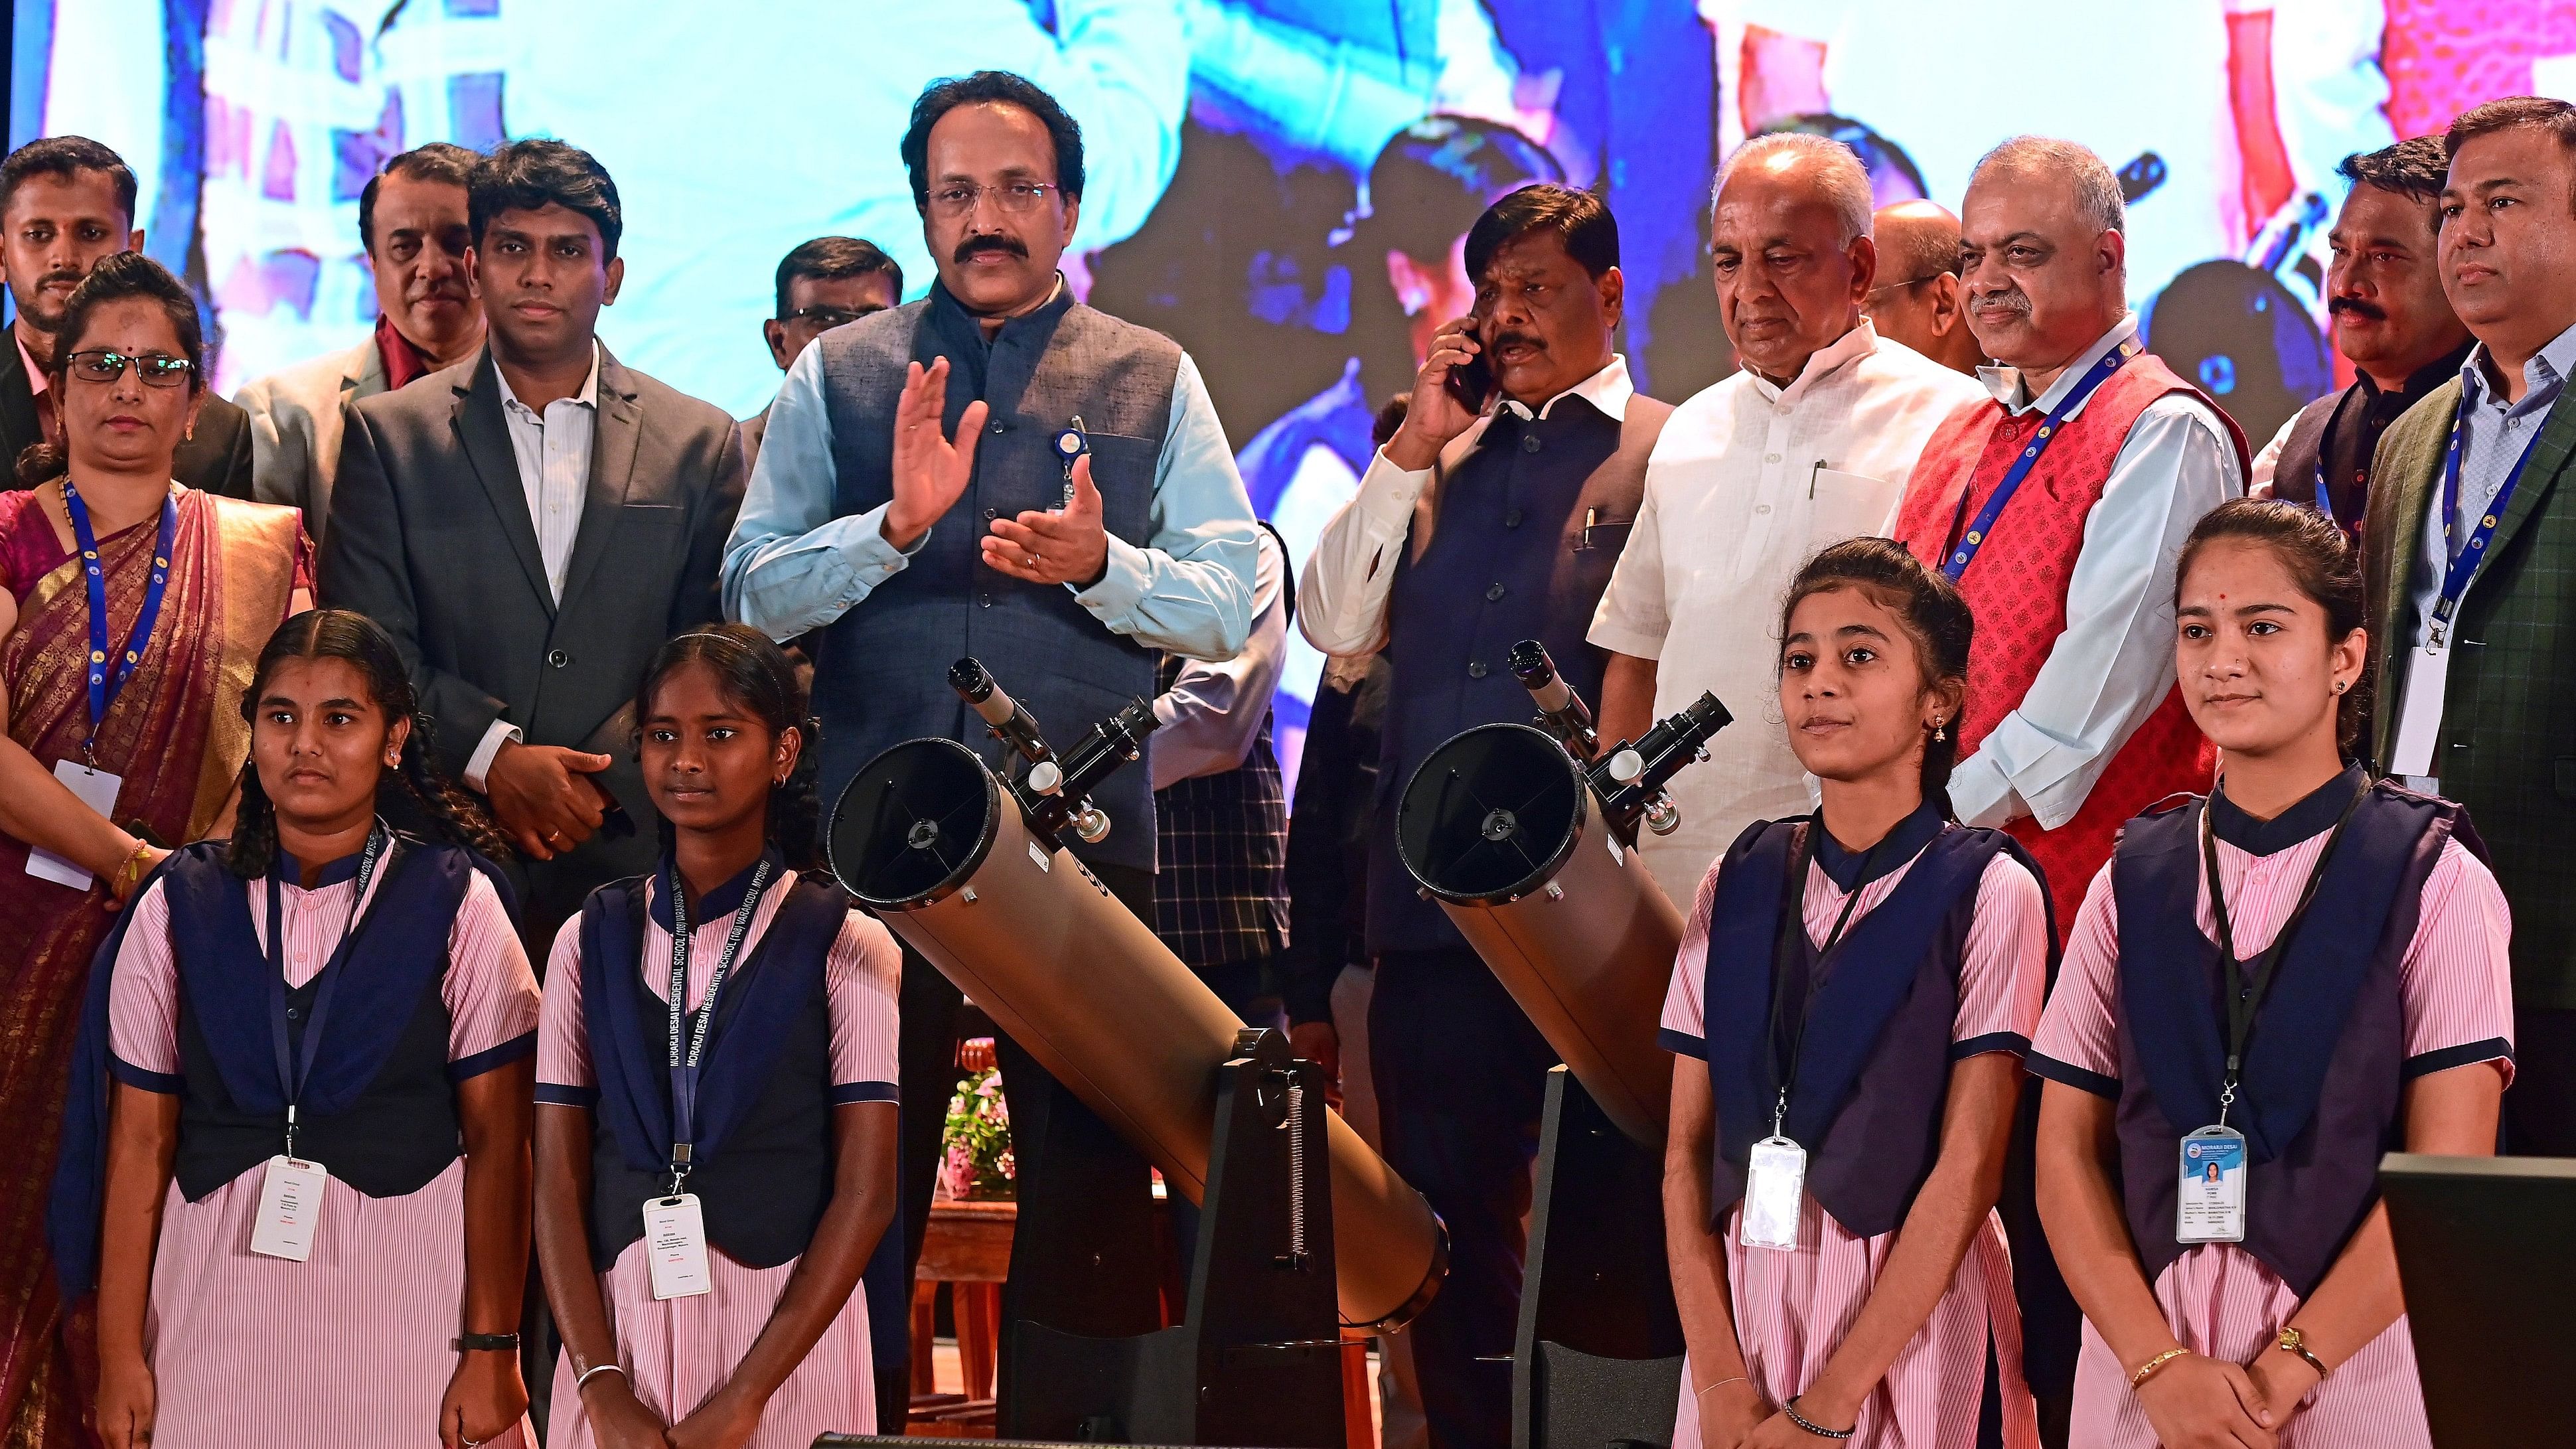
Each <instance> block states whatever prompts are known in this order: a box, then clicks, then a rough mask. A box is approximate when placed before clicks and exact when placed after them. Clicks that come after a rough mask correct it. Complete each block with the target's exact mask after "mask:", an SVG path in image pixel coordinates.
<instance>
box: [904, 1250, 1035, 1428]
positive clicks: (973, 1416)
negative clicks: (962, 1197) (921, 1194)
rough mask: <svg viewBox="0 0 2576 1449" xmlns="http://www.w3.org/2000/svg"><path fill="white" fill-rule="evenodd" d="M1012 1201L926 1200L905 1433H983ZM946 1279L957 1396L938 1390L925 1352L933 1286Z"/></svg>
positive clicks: (929, 1343) (933, 1311)
mask: <svg viewBox="0 0 2576 1449" xmlns="http://www.w3.org/2000/svg"><path fill="white" fill-rule="evenodd" d="M1019 1215H1020V1205H1019V1204H1018V1203H1015V1202H1010V1201H1007V1200H1005V1201H989V1202H946V1201H941V1202H933V1203H932V1204H931V1205H930V1227H929V1230H928V1231H927V1232H926V1233H925V1234H924V1235H923V1237H922V1243H921V1266H920V1268H919V1269H918V1270H916V1271H915V1273H914V1275H913V1292H912V1394H913V1410H912V1415H913V1432H914V1433H916V1434H923V1435H929V1436H934V1437H941V1438H955V1437H976V1438H990V1437H991V1436H992V1433H993V1365H994V1359H995V1356H996V1354H997V1352H998V1350H999V1347H1000V1337H1001V1326H1002V1280H1003V1279H1004V1278H1007V1277H1008V1276H1010V1270H1011V1232H1012V1229H1013V1227H1014V1225H1016V1224H1017V1222H1018V1221H1019ZM942 1283H945V1284H947V1285H949V1289H948V1292H949V1304H950V1308H951V1311H952V1312H953V1313H954V1315H955V1317H956V1320H957V1360H958V1367H959V1368H960V1369H961V1370H962V1371H963V1374H964V1379H965V1383H964V1387H965V1391H966V1392H965V1395H964V1397H963V1398H962V1399H960V1398H959V1397H957V1396H955V1395H950V1394H942V1393H939V1392H938V1380H937V1378H936V1377H935V1376H934V1373H933V1366H932V1358H931V1354H932V1351H933V1347H934V1345H933V1338H934V1335H935V1333H936V1324H937V1305H938V1296H939V1285H940V1284H942Z"/></svg>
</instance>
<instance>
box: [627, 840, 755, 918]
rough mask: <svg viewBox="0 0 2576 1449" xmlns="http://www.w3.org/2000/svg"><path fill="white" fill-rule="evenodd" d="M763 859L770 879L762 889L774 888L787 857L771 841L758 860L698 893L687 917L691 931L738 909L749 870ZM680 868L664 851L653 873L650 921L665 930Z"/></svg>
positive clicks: (747, 890) (747, 884)
mask: <svg viewBox="0 0 2576 1449" xmlns="http://www.w3.org/2000/svg"><path fill="white" fill-rule="evenodd" d="M762 861H767V862H768V863H769V883H768V884H767V885H766V886H764V887H762V890H763V891H764V893H765V892H767V891H772V890H776V889H777V888H778V882H779V881H780V879H782V878H783V877H784V876H785V875H786V872H787V858H786V857H785V856H784V855H781V854H780V853H779V850H778V847H777V846H775V845H773V846H771V847H769V848H768V849H767V850H764V851H762V852H761V853H760V860H755V861H753V862H752V863H751V864H749V865H747V866H744V867H743V868H742V869H741V870H739V871H736V872H735V873H734V876H733V878H732V879H731V880H728V881H726V882H725V883H724V884H723V885H720V886H717V887H716V888H715V889H714V890H711V891H709V892H707V893H706V894H705V895H702V896H700V897H698V904H697V909H696V910H695V911H694V912H692V913H691V915H690V918H689V929H690V930H692V931H694V930H696V929H698V928H699V927H701V926H704V925H705V924H707V923H708V922H709V921H720V920H723V919H724V918H725V917H727V916H730V915H732V914H733V913H734V912H736V911H738V910H741V909H742V898H743V897H744V896H746V895H748V894H750V892H751V877H752V873H753V872H754V871H757V870H759V869H760V866H761V862H762ZM679 871H680V867H679V864H678V862H676V861H674V860H673V859H672V858H671V855H670V852H668V851H665V852H663V854H662V864H661V868H660V869H658V870H656V871H655V872H654V873H653V911H652V915H653V924H654V925H657V926H659V927H661V928H662V929H663V930H665V931H668V930H670V929H671V927H672V918H671V892H672V891H674V890H676V889H678V888H679Z"/></svg>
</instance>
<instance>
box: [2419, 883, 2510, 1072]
mask: <svg viewBox="0 0 2576 1449" xmlns="http://www.w3.org/2000/svg"><path fill="white" fill-rule="evenodd" d="M2512 938H2513V914H2512V910H2511V908H2510V907H2508V906H2507V905H2506V904H2505V898H2504V892H2503V891H2502V890H2500V889H2499V888H2498V887H2497V886H2496V880H2495V876H2494V874H2493V873H2491V872H2490V871H2489V870H2488V869H2487V867H2486V863H2485V862H2484V861H2481V860H2479V859H2478V858H2477V857H2476V856H2474V855H2472V854H2470V853H2469V851H2468V848H2467V847H2465V846H2463V845H2461V844H2460V842H2458V841H2457V840H2453V841H2450V842H2448V843H2446V844H2445V845H2444V846H2443V847H2442V855H2441V858H2440V859H2439V860H2436V861H2435V862H2434V863H2433V871H2432V874H2431V875H2429V876H2427V877H2426V878H2425V881H2424V896H2423V910H2422V914H2421V916H2420V917H2419V918H2418V919H2417V921H2416V925H2415V938H2414V939H2413V940H2412V941H2410V942H2408V943H2407V947H2406V959H2405V960H2404V961H2403V962H2402V963H2400V964H2399V966H2398V988H2399V990H2400V992H2401V993H2402V994H2403V996H2404V998H2405V1006H2406V1066H2405V1074H2406V1075H2407V1076H2408V1077H2409V1078H2413V1077H2420V1076H2423V1075H2425V1074H2427V1073H2430V1072H2439V1071H2445V1070H2448V1069H2449V1068H2452V1067H2462V1066H2467V1065H2469V1064H2470V1063H2472V1062H2494V1063H2495V1064H2496V1067H2497V1069H2498V1070H2499V1071H2501V1072H2503V1073H2504V1079H2505V1084H2506V1085H2507V1086H2511V1085H2512V1084H2513V965H2512V961H2511V959H2510V957H2509V956H2508V954H2507V950H2506V948H2507V946H2508V944H2509V943H2510V942H2511V940H2512Z"/></svg>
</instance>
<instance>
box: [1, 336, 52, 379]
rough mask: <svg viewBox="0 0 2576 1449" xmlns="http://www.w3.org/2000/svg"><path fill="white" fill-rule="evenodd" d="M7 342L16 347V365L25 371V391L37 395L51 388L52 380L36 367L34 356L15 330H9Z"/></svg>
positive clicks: (41, 369)
mask: <svg viewBox="0 0 2576 1449" xmlns="http://www.w3.org/2000/svg"><path fill="white" fill-rule="evenodd" d="M9 340H10V341H11V342H12V343H14V344H16V345H17V348H18V365H19V366H20V367H23V368H25V369H27V391H28V392H30V393H39V392H43V391H45V390H46V389H47V388H49V387H51V386H52V385H53V379H52V378H49V377H47V376H45V370H44V369H43V368H41V367H38V366H37V365H36V354H34V353H32V352H29V351H28V350H27V341H26V339H25V338H23V337H20V336H19V335H18V329H17V328H15V327H12V328H10V329H9Z"/></svg>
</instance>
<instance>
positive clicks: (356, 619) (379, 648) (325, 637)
mask: <svg viewBox="0 0 2576 1449" xmlns="http://www.w3.org/2000/svg"><path fill="white" fill-rule="evenodd" d="M292 659H340V660H345V661H347V663H348V664H349V666H350V667H351V668H353V669H355V670H357V671H358V673H359V674H361V675H363V676H365V678H366V681H367V692H368V693H369V694H371V695H372V696H374V698H375V702H376V704H377V706H378V707H379V708H381V709H382V710H383V711H384V713H385V720H386V722H387V724H388V725H389V726H390V724H391V722H392V721H394V720H398V719H408V720H410V721H411V733H410V734H409V735H407V736H405V737H404V739H403V747H402V757H401V762H400V763H399V764H398V765H397V766H396V767H395V768H394V769H392V770H389V771H387V772H385V774H384V776H383V777H382V778H381V779H379V780H378V781H377V783H376V794H377V798H378V799H379V800H381V799H383V798H384V797H385V795H386V793H387V792H388V791H395V792H399V793H400V794H401V795H403V796H404V797H406V798H408V799H409V800H410V801H411V803H412V804H413V805H414V806H415V807H417V808H418V809H419V811H420V813H421V814H422V815H423V816H425V817H427V819H428V820H429V822H430V823H431V824H432V825H433V826H435V827H436V828H437V831H438V833H439V834H440V835H441V836H442V837H444V838H445V839H446V840H447V841H448V842H449V843H451V844H454V845H460V846H463V847H464V848H465V849H467V850H471V851H473V852H475V853H476V854H478V855H481V856H482V857H483V858H485V859H486V860H494V861H499V860H507V859H508V858H509V849H510V846H509V842H508V841H507V840H506V839H504V838H503V837H502V835H501V832H500V831H499V829H497V828H496V827H494V825H493V824H492V819H491V817H490V816H488V815H486V814H484V813H483V807H482V806H481V805H480V804H478V803H476V801H475V799H474V797H473V796H471V795H469V794H467V793H465V792H464V791H463V790H461V789H458V788H457V786H456V784H455V782H454V781H451V780H449V779H448V778H447V774H446V772H445V771H443V770H441V769H439V767H438V765H437V763H436V741H435V740H434V738H433V737H432V733H431V726H430V721H429V719H428V717H427V716H425V715H423V714H421V713H420V698H419V695H418V694H417V693H416V692H415V691H414V690H413V689H412V684H411V675H410V673H409V672H408V671H406V670H405V669H404V668H403V664H402V656H401V655H400V654H399V653H397V652H396V651H395V649H394V641H393V640H392V639H390V638H388V637H386V634H385V631H384V630H383V629H381V628H378V627H377V626H376V622H375V621H374V620H372V619H370V618H368V617H367V616H366V615H364V614H357V613H352V612H350V611H349V610H347V609H308V610H306V611H305V612H303V613H301V614H298V615H296V616H295V617H294V618H292V619H289V620H287V621H286V622H285V623H283V624H280V625H278V626H277V632H276V633H274V634H271V635H269V636H268V646H267V647H266V648H264V649H262V650H260V652H259V664H258V666H257V667H256V668H255V669H254V670H253V671H252V674H251V682H250V687H249V688H248V689H245V690H243V691H242V698H241V712H242V718H243V719H244V720H246V721H252V722H254V723H255V722H256V721H257V719H258V718H259V700H260V696H261V695H262V694H263V693H265V692H266V690H267V687H268V680H269V676H270V675H271V674H272V673H274V672H275V670H276V669H277V667H278V666H279V665H281V664H284V663H286V662H287V661H288V660H292ZM224 864H225V866H226V867H228V868H229V869H230V870H231V871H232V873H233V874H234V875H237V876H240V877H241V878H242V879H244V880H256V879H258V878H259V877H261V876H264V875H267V874H268V873H269V872H270V871H271V870H273V869H274V868H275V867H276V865H277V807H276V806H275V805H274V804H273V803H271V802H270V800H269V798H268V791H267V789H266V788H265V787H264V786H262V785H261V784H260V781H259V763H258V761H257V760H256V759H255V758H254V759H250V760H245V761H243V762H242V771H241V804H240V807H239V808H238V809H237V810H236V811H235V812H234V816H233V838H232V840H231V842H230V843H229V844H228V845H227V846H226V847H225V849H224Z"/></svg>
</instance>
